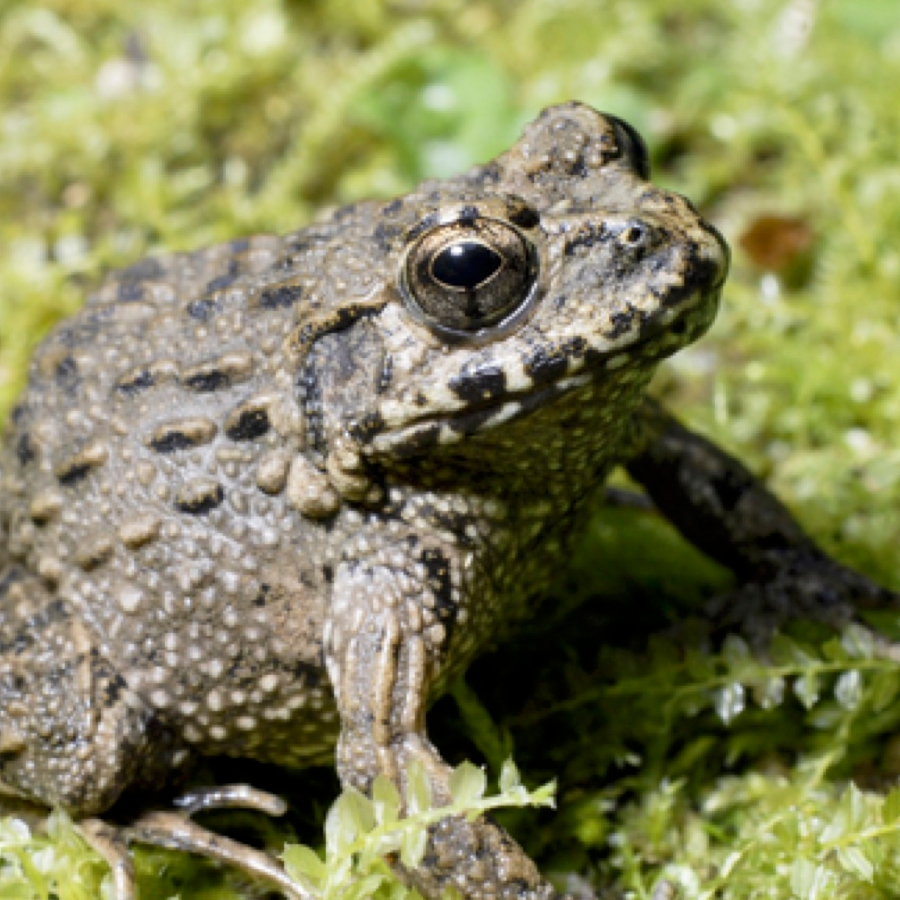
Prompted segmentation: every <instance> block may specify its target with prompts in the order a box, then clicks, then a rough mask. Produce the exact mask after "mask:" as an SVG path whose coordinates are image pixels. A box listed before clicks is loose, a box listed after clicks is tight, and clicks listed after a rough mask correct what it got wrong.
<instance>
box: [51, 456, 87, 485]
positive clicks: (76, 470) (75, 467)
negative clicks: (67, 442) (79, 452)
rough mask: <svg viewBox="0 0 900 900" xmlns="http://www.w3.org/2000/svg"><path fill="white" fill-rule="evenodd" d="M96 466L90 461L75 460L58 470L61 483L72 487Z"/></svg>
mask: <svg viewBox="0 0 900 900" xmlns="http://www.w3.org/2000/svg"><path fill="white" fill-rule="evenodd" d="M93 468H94V466H93V465H91V463H88V462H75V463H72V464H71V465H69V466H66V467H65V468H63V469H61V470H60V471H59V472H57V478H59V483H60V484H63V485H65V486H66V487H71V486H72V485H73V484H77V483H78V482H79V481H81V480H82V479H83V478H85V477H86V476H87V474H88V472H90V471H91V469H93Z"/></svg>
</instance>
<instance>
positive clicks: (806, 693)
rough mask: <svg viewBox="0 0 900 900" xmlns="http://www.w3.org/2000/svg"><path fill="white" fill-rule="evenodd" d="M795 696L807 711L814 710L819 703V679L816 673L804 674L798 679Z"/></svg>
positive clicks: (795, 683) (795, 685) (795, 684)
mask: <svg viewBox="0 0 900 900" xmlns="http://www.w3.org/2000/svg"><path fill="white" fill-rule="evenodd" d="M794 694H795V695H796V697H797V699H798V700H799V701H800V702H801V703H802V704H803V705H804V706H805V707H806V708H807V709H812V708H813V707H814V706H815V705H816V703H818V702H819V678H818V676H817V675H816V673H815V672H804V673H803V674H802V675H801V676H800V677H799V678H797V679H796V681H794Z"/></svg>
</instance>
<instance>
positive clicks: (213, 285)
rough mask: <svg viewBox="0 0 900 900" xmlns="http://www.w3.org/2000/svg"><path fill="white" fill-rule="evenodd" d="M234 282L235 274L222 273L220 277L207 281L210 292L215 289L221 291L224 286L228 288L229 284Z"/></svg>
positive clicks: (207, 288)
mask: <svg viewBox="0 0 900 900" xmlns="http://www.w3.org/2000/svg"><path fill="white" fill-rule="evenodd" d="M234 282H235V276H234V275H220V276H219V277H218V278H213V280H212V281H210V282H208V283H207V285H206V290H207V291H208V292H209V293H213V292H214V291H221V290H222V289H223V288H227V287H228V285H230V284H234Z"/></svg>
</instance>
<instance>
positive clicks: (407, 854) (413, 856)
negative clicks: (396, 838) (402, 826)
mask: <svg viewBox="0 0 900 900" xmlns="http://www.w3.org/2000/svg"><path fill="white" fill-rule="evenodd" d="M427 844H428V831H427V830H426V829H425V828H424V827H420V828H410V829H409V830H407V831H406V832H405V833H404V835H403V838H402V839H401V841H400V861H401V862H402V863H403V865H405V866H410V867H412V868H415V867H416V866H418V865H419V863H420V862H422V859H423V858H424V856H425V848H426V846H427Z"/></svg>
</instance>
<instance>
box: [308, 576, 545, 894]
mask: <svg viewBox="0 0 900 900" xmlns="http://www.w3.org/2000/svg"><path fill="white" fill-rule="evenodd" d="M410 582H411V579H410V578H409V577H408V575H404V574H403V573H397V572H394V571H392V570H391V569H389V568H387V567H384V566H377V565H367V564H366V563H364V562H348V563H345V564H344V565H342V566H341V567H340V568H339V569H338V572H337V574H336V576H335V581H334V595H333V600H332V609H331V614H330V618H329V621H328V622H327V623H326V628H325V657H326V662H327V664H328V672H329V676H330V678H331V681H332V685H333V687H334V691H335V695H336V697H337V702H338V710H339V712H340V716H341V735H340V740H339V742H338V751H337V763H338V773H339V775H340V778H341V782H342V783H343V784H344V785H352V786H354V787H356V788H358V789H359V790H362V791H365V792H368V791H369V790H370V788H371V786H372V782H373V781H374V779H375V778H376V776H378V775H379V774H383V775H386V776H388V777H389V778H390V779H391V780H392V781H394V782H395V783H396V784H398V785H399V786H400V788H401V790H402V789H404V788H405V785H404V779H405V774H406V772H407V769H408V766H409V764H410V762H411V761H412V760H417V761H418V762H419V763H421V764H422V766H423V767H424V768H425V771H426V772H427V774H428V777H429V778H430V780H431V785H432V791H433V794H434V797H435V801H436V803H438V804H441V803H445V802H447V801H449V800H450V790H449V776H450V769H449V767H448V766H447V764H446V763H445V762H444V761H443V759H441V757H440V755H439V754H438V752H437V750H436V749H435V748H434V746H433V745H432V744H431V742H430V741H429V740H428V736H427V735H426V733H425V702H426V699H427V697H428V691H429V688H430V686H431V684H432V682H433V680H434V678H435V676H436V674H437V671H438V667H439V662H440V658H441V654H442V652H443V650H444V646H443V634H442V629H439V628H437V629H436V628H434V627H433V626H429V625H427V624H426V623H425V621H424V617H423V616H422V611H423V610H424V609H426V608H427V606H428V605H432V606H433V604H427V603H425V602H424V601H425V600H426V598H427V594H426V592H427V591H428V590H429V588H428V587H426V586H424V585H418V584H415V585H412V586H411V584H410ZM402 874H403V877H404V879H405V880H406V881H407V882H409V883H410V884H411V885H412V886H414V887H416V888H417V889H418V890H419V891H420V892H421V893H422V894H423V895H425V896H426V897H431V898H437V897H440V896H442V895H443V893H444V891H445V890H446V889H447V888H448V887H451V886H452V887H455V888H456V889H457V890H458V891H460V892H461V894H462V895H463V896H464V897H466V898H467V900H479V898H487V897H490V898H497V900H502V898H509V900H512V898H516V900H546V898H550V897H553V896H555V894H554V891H553V889H552V887H551V886H550V885H549V884H547V883H546V882H545V881H544V880H543V879H542V878H541V876H540V874H539V873H538V871H537V868H536V866H535V865H534V863H533V862H532V861H531V860H530V859H529V858H528V857H527V856H526V855H525V853H524V852H523V851H522V849H521V848H520V847H519V846H518V845H517V844H516V843H515V842H514V841H513V840H512V839H511V838H510V837H509V836H508V835H507V834H506V832H505V831H503V830H502V829H501V828H499V827H498V826H496V825H494V824H493V823H492V822H489V821H487V820H485V819H478V820H476V821H475V822H469V821H467V820H466V819H465V818H464V817H453V818H448V819H445V820H444V821H443V822H442V823H441V824H440V825H438V826H436V827H434V828H432V829H430V831H429V844H428V849H427V851H426V854H425V861H424V862H423V864H422V866H421V868H420V869H418V870H416V871H403V872H402Z"/></svg>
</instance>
